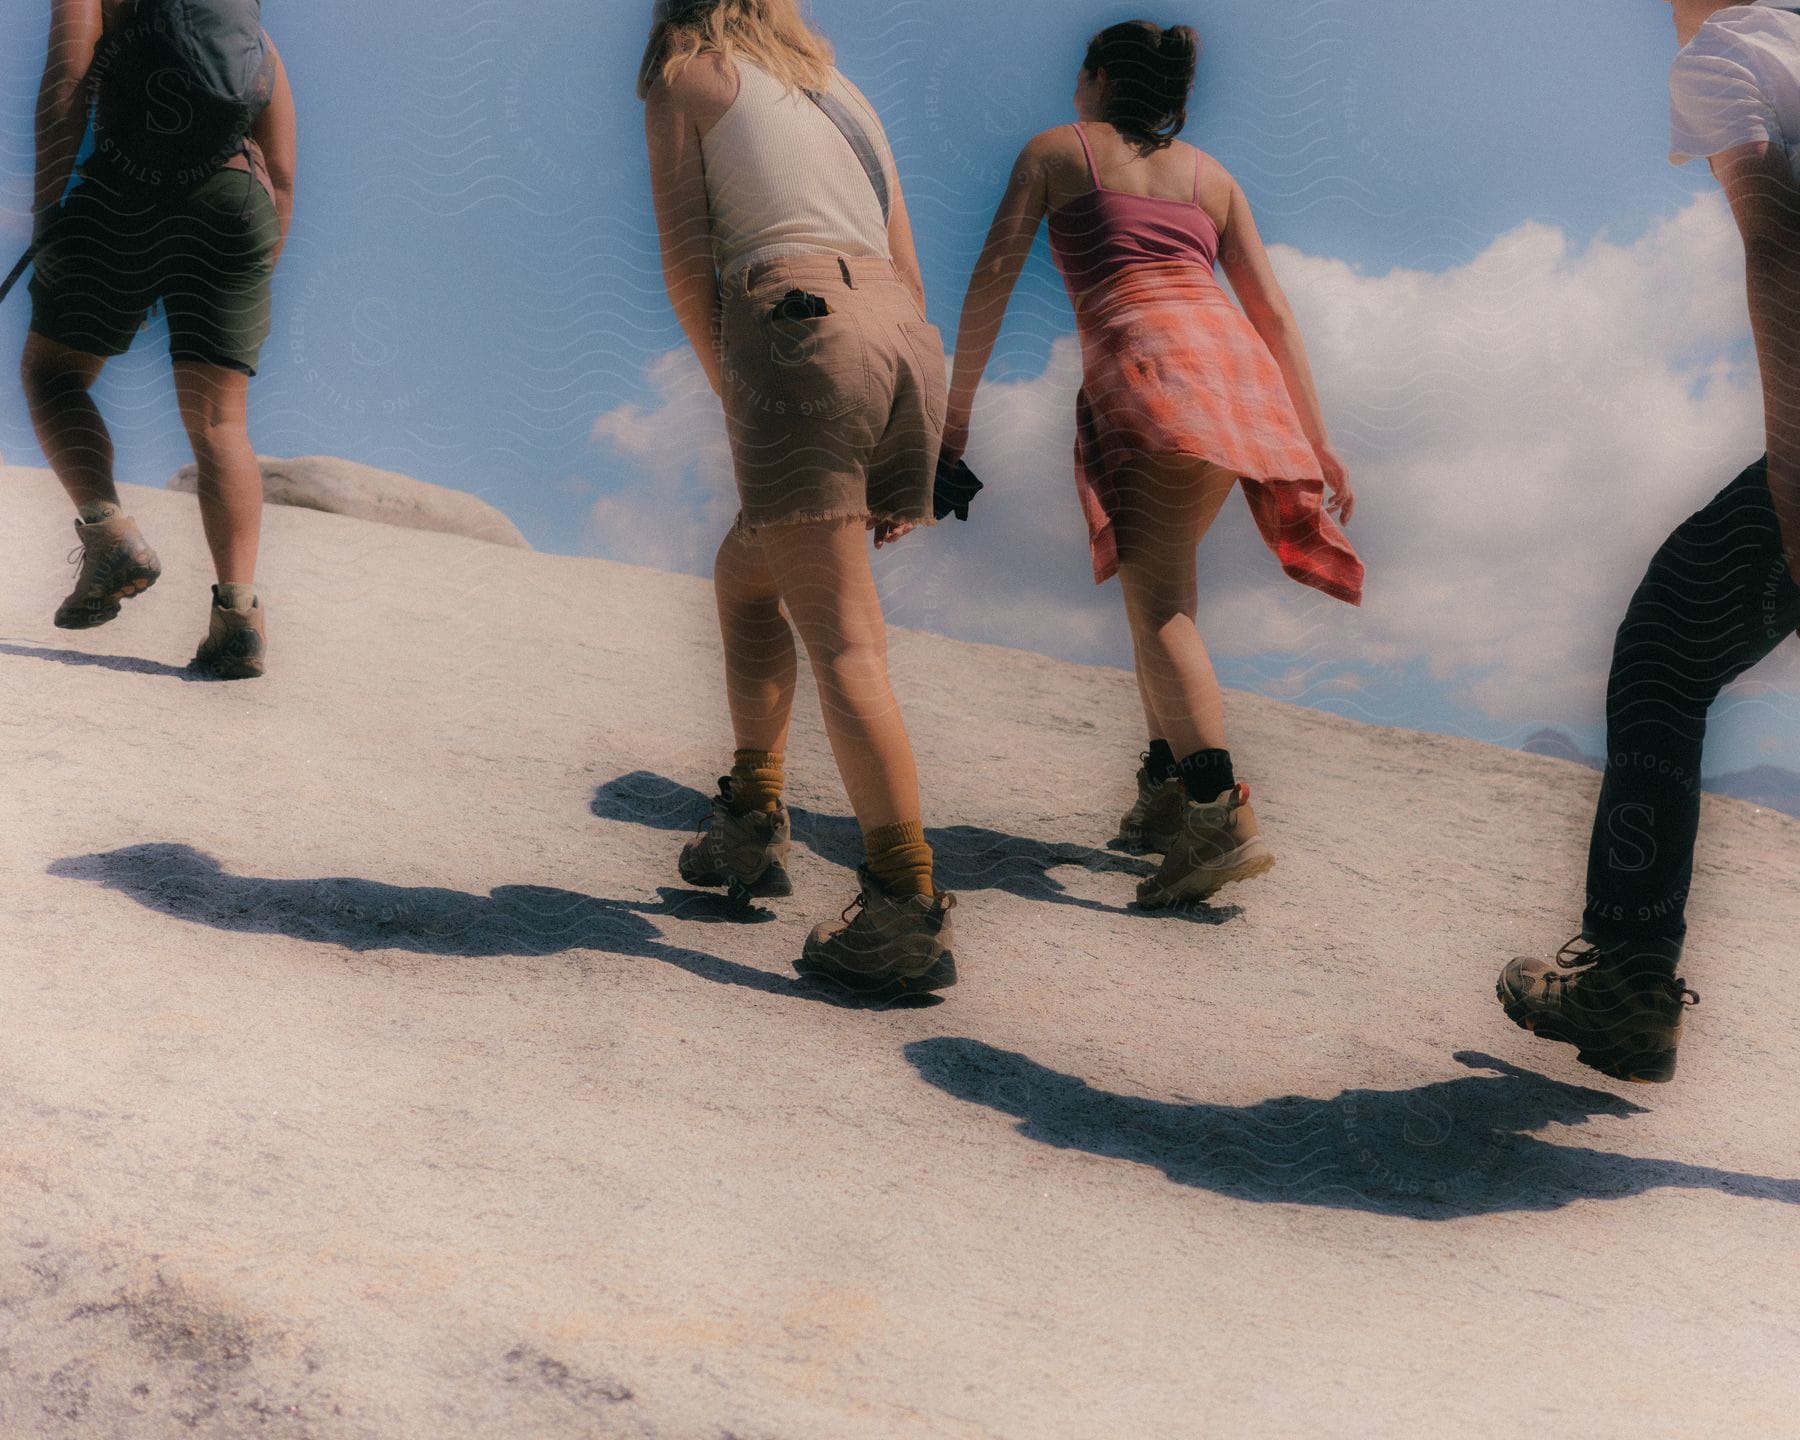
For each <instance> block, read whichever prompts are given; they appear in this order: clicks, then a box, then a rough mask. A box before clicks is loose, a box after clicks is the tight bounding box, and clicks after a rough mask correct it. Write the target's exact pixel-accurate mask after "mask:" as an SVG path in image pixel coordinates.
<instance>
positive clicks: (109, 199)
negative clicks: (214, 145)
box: [31, 170, 281, 375]
mask: <svg viewBox="0 0 1800 1440" xmlns="http://www.w3.org/2000/svg"><path fill="white" fill-rule="evenodd" d="M280 239H281V225H280V222H279V221H278V220H277V219H276V216H275V203H274V201H272V200H271V199H270V198H269V192H268V190H267V189H266V188H264V186H263V185H262V183H261V182H260V181H259V180H257V179H256V178H255V177H254V176H253V175H251V174H250V172H249V171H247V170H221V171H219V172H218V173H217V174H216V175H213V176H211V177H210V178H208V179H206V180H204V181H202V182H201V183H200V184H199V185H198V186H196V187H195V188H194V189H192V190H188V191H185V192H183V193H182V194H180V195H170V194H167V193H163V192H158V191H154V190H144V189H134V188H131V187H128V186H121V185H119V184H117V183H115V182H112V181H110V180H108V179H106V178H104V177H103V176H101V175H98V174H89V175H86V176H84V177H83V179H82V181H81V183H80V184H79V185H77V186H76V187H75V190H74V192H73V193H72V194H70V196H69V198H68V201H67V202H66V203H65V204H64V206H63V210H62V214H61V215H60V216H59V217H58V218H57V220H56V223H55V225H54V227H53V228H52V229H51V231H50V235H49V238H48V239H47V240H46V241H45V243H44V246H43V248H42V249H41V250H39V251H38V255H37V263H36V270H35V272H34V273H33V275H32V280H31V328H32V329H33V330H34V331H36V332H37V333H38V334H39V335H42V336H43V337H44V338H45V339H47V340H54V341H56V342H57V343H58V344H59V345H66V346H68V347H69V348H70V349H71V350H79V351H80V352H81V353H82V354H84V355H101V356H107V357H110V356H113V355H123V354H124V353H125V351H126V350H128V349H129V348H130V347H131V342H132V339H133V337H135V336H136V334H137V333H138V331H139V330H140V329H141V328H142V327H143V324H144V321H145V319H146V317H147V316H148V315H149V313H150V307H151V306H152V305H154V304H156V303H157V302H159V301H160V302H161V304H162V307H163V310H164V312H165V313H166V314H167V315H168V317H169V354H170V356H171V357H172V358H173V359H176V360H193V361H199V362H201V363H203V364H208V365H221V366H224V367H225V368H227V369H231V370H237V371H240V372H242V373H243V374H245V375H254V374H255V373H256V362H257V359H258V357H259V356H260V355H261V353H262V347H263V342H264V341H265V340H267V339H268V338H269V326H270V322H271V317H272V314H273V310H272V305H271V294H270V282H271V280H272V279H273V278H274V274H275V250H276V247H277V246H278V245H279V243H280Z"/></svg>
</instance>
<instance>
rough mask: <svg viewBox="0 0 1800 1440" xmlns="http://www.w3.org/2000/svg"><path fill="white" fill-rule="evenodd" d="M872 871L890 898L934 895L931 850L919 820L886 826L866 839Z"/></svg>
mask: <svg viewBox="0 0 1800 1440" xmlns="http://www.w3.org/2000/svg"><path fill="white" fill-rule="evenodd" d="M863 849H864V850H866V851H867V852H868V855H869V869H870V871H871V872H872V873H873V874H874V876H875V878H876V879H877V880H879V881H880V882H881V884H882V888H884V889H885V890H887V891H888V893H889V894H891V895H935V894H937V887H936V886H934V885H933V884H932V883H931V847H930V846H929V845H927V844H926V843H925V827H924V826H923V825H922V824H920V823H919V822H918V821H917V820H908V821H905V822H904V823H902V824H899V825H884V826H882V827H881V829H879V830H871V831H869V833H868V834H866V835H864V836H863Z"/></svg>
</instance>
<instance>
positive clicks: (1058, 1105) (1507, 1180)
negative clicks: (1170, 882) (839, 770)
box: [906, 1037, 1800, 1220]
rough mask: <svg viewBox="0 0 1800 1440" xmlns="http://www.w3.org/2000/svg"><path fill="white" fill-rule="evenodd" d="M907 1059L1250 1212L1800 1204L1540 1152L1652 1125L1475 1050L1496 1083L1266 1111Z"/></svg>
mask: <svg viewBox="0 0 1800 1440" xmlns="http://www.w3.org/2000/svg"><path fill="white" fill-rule="evenodd" d="M906 1055H907V1058H908V1059H909V1060H911V1061H912V1063H913V1064H914V1065H915V1066H916V1067H917V1068H918V1070H919V1073H920V1074H921V1075H922V1076H923V1077H924V1078H925V1079H926V1080H928V1081H929V1082H930V1083H931V1084H933V1085H935V1086H937V1087H938V1088H939V1089H940V1090H943V1091H945V1092H946V1093H947V1094H950V1095H954V1096H955V1097H956V1098H957V1099H959V1100H967V1101H970V1102H972V1103H974V1104H977V1105H985V1106H987V1107H988V1108H990V1109H993V1110H998V1111H1000V1112H1001V1113H1002V1114H1005V1115H1011V1116H1014V1117H1016V1118H1017V1119H1018V1120H1019V1121H1020V1122H1021V1123H1020V1125H1019V1127H1018V1130H1019V1133H1020V1134H1021V1135H1024V1136H1026V1137H1027V1138H1029V1139H1032V1140H1037V1141H1040V1142H1042V1143H1043V1144H1045V1145H1050V1146H1054V1147H1055V1148H1057V1149H1059V1150H1082V1151H1086V1152H1087V1153H1088V1154H1091V1155H1099V1156H1103V1157H1106V1158H1108V1159H1115V1160H1124V1161H1129V1162H1131V1163H1133V1164H1138V1165H1148V1166H1151V1167H1153V1168H1155V1169H1158V1170H1161V1171H1162V1172H1163V1173H1164V1174H1165V1175H1166V1176H1168V1178H1169V1179H1170V1180H1173V1181H1174V1182H1175V1183H1176V1184H1178V1185H1191V1186H1193V1187H1195V1188H1197V1189H1202V1190H1211V1191H1213V1192H1214V1193H1215V1194H1219V1195H1226V1196H1230V1197H1232V1198H1233V1199H1237V1200H1247V1201H1256V1202H1264V1203H1285V1204H1295V1205H1317V1206H1324V1207H1328V1208H1331V1209H1340V1210H1362V1211H1367V1212H1370V1213H1372V1214H1377V1215H1394V1216H1402V1217H1405V1218H1408V1219H1414V1220H1460V1219H1466V1218H1468V1217H1470V1216H1477V1215H1494V1214H1501V1213H1506V1212H1516V1211H1543V1210H1557V1209H1560V1208H1561V1207H1563V1206H1565V1205H1569V1204H1572V1203H1574V1202H1575V1201H1578V1200H1591V1199H1625V1198H1628V1197H1631V1196H1635V1195H1641V1194H1644V1193H1645V1192H1646V1191H1650V1190H1658V1189H1687V1190H1717V1191H1719V1192H1721V1193H1723V1194H1730V1195H1744V1196H1752V1197H1756V1198H1761V1199H1767V1200H1779V1201H1781V1202H1783V1203H1785V1204H1789V1205H1800V1180H1782V1179H1775V1178H1772V1177H1769V1176H1764V1175H1745V1174H1738V1173H1736V1172H1733V1171H1728V1170H1715V1169H1711V1168H1709V1167H1706V1166H1698V1165H1687V1164H1683V1163H1681V1162H1678V1161H1673V1160H1647V1159H1640V1158H1638V1157H1636V1156H1631V1155H1617V1154H1611V1153H1608V1152H1606V1151H1603V1150H1588V1149H1582V1148H1579V1147H1575V1146H1565V1145H1558V1144H1552V1143H1551V1142H1549V1141H1546V1140H1540V1139H1538V1138H1536V1137H1535V1135H1534V1134H1533V1133H1532V1132H1534V1131H1540V1130H1544V1129H1546V1128H1547V1127H1549V1126H1552V1125H1581V1124H1585V1123H1586V1122H1587V1121H1588V1120H1589V1119H1591V1118H1592V1117H1594V1116H1597V1115H1604V1116H1616V1117H1625V1116H1631V1115H1641V1114H1643V1113H1645V1112H1644V1110H1643V1108H1642V1107H1641V1106H1639V1105H1635V1104H1633V1103H1632V1102H1631V1101H1629V1100H1625V1099H1622V1098H1620V1097H1619V1096H1617V1095H1611V1094H1608V1093H1606V1092H1605V1091H1602V1090H1589V1089H1585V1088H1582V1087H1580V1086H1574V1085H1564V1084H1560V1083H1558V1082H1556V1081H1553V1080H1550V1079H1547V1078H1546V1077H1544V1076H1541V1075H1537V1074H1534V1073H1532V1072H1531V1071H1529V1070H1523V1069H1520V1068H1519V1067H1518V1066H1516V1065H1509V1064H1507V1063H1506V1062H1505V1061H1504V1060H1496V1059H1494V1058H1493V1057H1492V1056H1488V1055H1481V1054H1476V1053H1473V1052H1468V1051H1465V1052H1461V1053H1459V1054H1458V1055H1457V1056H1456V1059H1457V1060H1458V1061H1459V1062H1460V1063H1462V1064H1463V1065H1465V1066H1467V1067H1468V1068H1469V1069H1470V1070H1473V1071H1478V1072H1484V1073H1478V1074H1472V1075H1466V1076H1461V1077H1459V1078H1457V1079H1454V1080H1443V1081H1438V1082H1436V1083H1433V1084H1429V1085H1418V1086H1414V1087H1412V1088H1410V1089H1405V1090H1346V1091H1344V1092H1342V1093H1341V1094H1339V1095H1337V1096H1334V1097H1333V1098H1332V1099H1329V1100H1317V1099H1312V1098H1310V1097H1307V1096H1301V1095H1286V1096H1279V1097H1277V1098H1274V1099H1270V1100H1263V1101H1260V1102H1258V1103H1257V1104H1254V1105H1212V1104H1206V1103H1204V1102H1198V1101H1196V1102H1188V1103H1179V1104H1177V1103H1171V1102H1168V1101H1161V1100H1145V1099H1140V1098H1137V1097H1135V1096H1130V1095H1115V1094H1111V1093H1109V1092H1108V1091H1105V1090H1100V1089H1096V1088H1095V1087H1093V1086H1091V1085H1089V1084H1087V1083H1086V1082H1085V1081H1082V1080H1079V1079H1076V1078H1075V1077H1074V1076H1071V1075H1064V1074H1061V1073H1059V1072H1058V1071H1055V1070H1051V1069H1049V1068H1047V1067H1045V1066H1043V1065H1039V1064H1037V1063H1036V1062H1035V1061H1033V1060H1030V1059H1028V1058H1027V1057H1025V1056H1023V1055H1019V1054H1015V1053H1013V1052H1011V1051H1007V1050H998V1049H995V1048H994V1047H993V1046H991V1045H984V1044H982V1043H980V1042H979V1041H975V1040H965V1039H956V1038H951V1037H939V1038H937V1039H932V1040H921V1041H917V1042H915V1043H913V1044H910V1045H908V1046H907V1047H906Z"/></svg>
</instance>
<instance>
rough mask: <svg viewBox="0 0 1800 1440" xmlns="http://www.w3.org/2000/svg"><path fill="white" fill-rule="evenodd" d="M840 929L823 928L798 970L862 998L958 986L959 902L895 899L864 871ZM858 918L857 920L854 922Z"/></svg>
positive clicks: (943, 897)
mask: <svg viewBox="0 0 1800 1440" xmlns="http://www.w3.org/2000/svg"><path fill="white" fill-rule="evenodd" d="M857 878H858V879H859V880H860V881H861V883H862V893H861V894H860V895H858V896H857V897H856V899H855V900H853V901H852V902H851V903H850V907H849V908H848V909H846V910H845V911H844V915H843V921H844V923H843V924H841V925H835V926H834V925H820V926H819V927H818V928H817V929H815V930H814V931H813V932H812V936H811V938H809V939H808V940H807V942H806V949H805V950H804V951H803V952H802V954H801V956H800V959H799V960H798V961H796V962H795V965H794V968H795V969H796V970H798V971H799V972H800V973H801V974H802V975H806V976H810V977H814V978H817V979H823V980H831V981H835V982H836V983H837V984H839V985H842V986H844V987H845V988H847V989H850V990H856V991H859V992H861V993H864V994H874V993H893V994H923V993H925V992H927V991H931V990H948V989H949V988H950V987H951V986H952V985H954V984H955V983H956V953H955V946H956V927H955V925H954V924H953V923H952V921H951V918H950V912H951V911H952V910H954V909H955V908H956V897H955V896H954V895H951V894H949V893H948V892H947V891H941V890H940V891H939V892H938V893H937V894H936V895H906V896H900V895H892V894H890V893H889V892H888V891H887V890H885V889H883V888H882V885H881V882H880V881H879V880H877V879H876V878H875V877H874V875H872V874H871V873H870V872H869V870H868V868H867V867H866V866H865V867H864V868H862V869H861V870H859V871H857ZM853 917H854V918H853Z"/></svg>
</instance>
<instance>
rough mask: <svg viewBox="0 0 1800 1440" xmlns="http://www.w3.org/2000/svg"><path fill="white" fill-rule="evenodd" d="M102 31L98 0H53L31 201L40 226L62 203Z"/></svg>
mask: <svg viewBox="0 0 1800 1440" xmlns="http://www.w3.org/2000/svg"><path fill="white" fill-rule="evenodd" d="M100 29H101V14H100V0H52V3H51V6H50V46H49V52H48V55H47V56H46V58H45V61H44V78H43V83H42V84H41V85H39V87H38V99H37V178H36V185H35V186H34V188H33V191H32V201H31V213H32V216H33V219H34V222H36V223H39V224H41V223H42V221H43V219H44V217H46V216H48V215H49V214H51V213H52V212H53V211H54V210H55V208H56V207H57V206H58V205H59V204H61V203H62V197H63V192H64V191H65V190H67V189H68V188H69V176H70V175H71V174H72V173H73V172H74V169H75V157H76V156H77V155H79V154H80V153H81V142H82V139H83V138H84V137H85V136H86V134H87V126H88V102H89V100H90V99H91V96H90V94H89V90H88V71H89V69H90V68H91V67H92V66H93V63H94V50H95V48H96V47H97V46H98V45H99V43H100Z"/></svg>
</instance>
